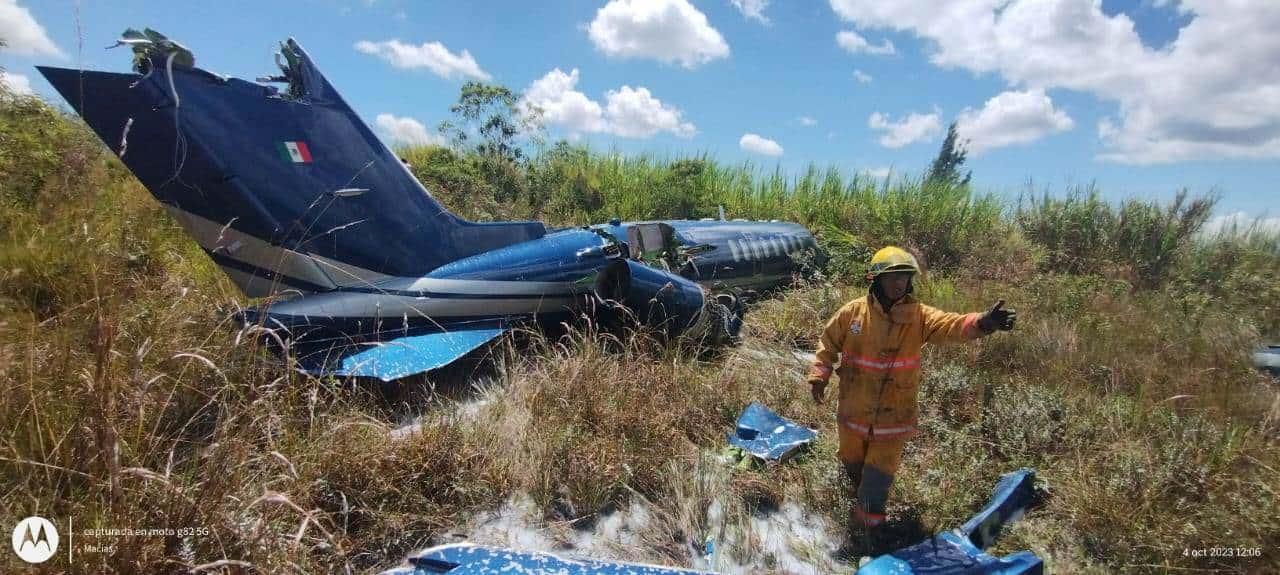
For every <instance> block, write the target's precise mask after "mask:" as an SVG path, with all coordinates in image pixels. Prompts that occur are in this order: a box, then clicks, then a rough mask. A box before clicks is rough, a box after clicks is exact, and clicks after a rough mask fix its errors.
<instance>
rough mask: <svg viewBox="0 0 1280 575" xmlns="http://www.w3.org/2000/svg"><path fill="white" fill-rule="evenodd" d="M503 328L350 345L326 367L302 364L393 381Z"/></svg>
mask: <svg viewBox="0 0 1280 575" xmlns="http://www.w3.org/2000/svg"><path fill="white" fill-rule="evenodd" d="M504 331H506V330H505V329H503V328H485V329H473V330H465V331H448V332H441V333H431V334H427V335H414V336H409V337H401V338H398V339H393V340H388V341H382V342H378V343H370V344H367V345H365V346H362V347H357V348H353V349H355V350H359V351H355V352H354V353H350V354H349V355H346V356H345V357H342V358H341V359H340V360H336V361H333V362H332V363H331V364H329V366H328V367H324V366H318V365H317V366H305V365H304V369H305V370H306V371H307V372H310V373H316V374H332V375H338V376H343V377H376V378H378V379H381V380H382V381H392V380H395V379H400V378H402V377H408V376H410V375H414V374H417V373H422V372H424V371H430V370H432V369H436V368H438V367H444V366H446V365H449V364H450V363H453V362H454V361H456V360H457V359H458V358H460V357H462V356H464V355H466V354H467V352H470V351H471V350H473V349H475V348H477V347H480V346H482V345H484V344H486V343H488V342H489V341H490V340H492V339H493V338H495V337H498V336H499V335H502V332H504Z"/></svg>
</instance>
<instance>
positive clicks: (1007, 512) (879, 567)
mask: <svg viewBox="0 0 1280 575" xmlns="http://www.w3.org/2000/svg"><path fill="white" fill-rule="evenodd" d="M1035 481H1036V475H1035V471H1034V470H1031V469H1025V468H1024V469H1019V470H1018V471H1014V472H1011V473H1006V474H1004V475H1003V476H1001V477H1000V481H999V482H998V483H996V488H995V491H994V492H993V493H992V496H991V500H990V501H989V502H987V506H986V507H984V508H982V511H979V512H978V513H977V514H976V515H974V516H973V517H970V518H969V520H968V521H966V522H965V523H964V525H961V526H960V527H958V528H956V529H953V530H951V531H945V532H943V533H939V534H937V535H935V536H934V537H932V538H930V539H926V540H924V541H921V542H920V543H917V544H915V545H912V546H910V547H906V548H903V549H899V550H897V551H894V552H892V553H889V554H886V555H881V556H880V557H877V558H875V559H873V560H872V561H871V562H870V563H867V564H866V565H863V566H862V568H861V569H858V574H859V575H890V574H892V575H911V574H913V573H915V574H925V573H928V574H930V575H997V574H998V575H1017V574H1024V573H1025V574H1028V575H1039V574H1040V573H1043V572H1044V563H1043V562H1042V561H1041V560H1040V558H1039V557H1037V556H1036V555H1035V554H1034V553H1032V552H1030V551H1019V552H1017V553H1012V554H1010V555H1006V556H1004V557H993V556H991V555H988V554H987V553H986V552H984V551H983V550H984V549H986V548H987V547H988V546H990V545H991V544H992V543H994V542H995V540H996V537H999V536H1000V531H1001V530H1002V529H1003V528H1004V526H1005V525H1006V524H1008V523H1012V522H1013V521H1017V520H1018V518H1020V517H1022V514H1023V513H1025V512H1026V510H1027V509H1028V508H1029V507H1031V506H1032V505H1035V504H1036V503H1037V502H1038V501H1039V494H1038V493H1037V491H1036V487H1035Z"/></svg>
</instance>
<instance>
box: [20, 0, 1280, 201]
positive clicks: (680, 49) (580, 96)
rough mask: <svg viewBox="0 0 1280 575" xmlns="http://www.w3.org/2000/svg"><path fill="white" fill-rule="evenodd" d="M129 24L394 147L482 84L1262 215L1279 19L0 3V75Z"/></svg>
mask: <svg viewBox="0 0 1280 575" xmlns="http://www.w3.org/2000/svg"><path fill="white" fill-rule="evenodd" d="M130 26H133V27H141V26H149V27H152V28H155V29H157V30H160V31H162V32H164V33H165V34H167V35H169V36H170V37H171V38H174V39H176V40H178V41H180V42H182V43H183V44H185V45H186V46H188V47H189V48H191V49H192V50H193V51H194V52H195V54H196V59H197V63H198V64H199V65H200V66H202V67H204V68H207V69H210V70H212V71H215V72H218V73H223V74H229V75H234V76H239V77H243V78H251V77H254V76H257V75H260V74H263V73H268V72H271V71H272V69H273V64H272V60H271V57H272V52H273V50H274V47H275V43H276V42H277V41H278V40H280V39H283V38H285V37H288V36H293V37H295V38H297V39H298V41H299V42H300V43H301V44H302V45H303V46H304V47H305V48H306V49H307V50H308V52H310V53H311V55H312V56H313V58H314V59H315V60H316V61H317V63H318V64H319V65H320V67H321V69H322V71H324V72H325V74H326V75H327V76H328V77H329V79H330V80H331V81H332V82H333V83H334V84H335V85H336V86H338V88H339V89H340V90H341V91H342V92H343V95H344V96H345V97H346V98H347V100H348V101H349V102H350V103H351V104H352V105H353V106H354V107H355V108H356V110H357V111H358V112H359V113H360V114H361V115H362V116H363V117H364V118H365V119H366V120H367V121H368V122H369V123H370V124H371V125H374V126H375V129H376V130H378V131H379V133H381V134H382V135H383V136H384V138H386V139H387V140H388V141H393V142H394V141H407V140H418V141H421V140H423V139H429V138H431V137H433V134H434V126H435V125H436V124H437V123H439V122H440V121H441V120H445V119H447V118H448V116H449V112H448V107H449V105H450V104H451V103H452V102H453V101H454V100H455V99H456V97H457V94H458V88H459V87H460V86H461V84H462V83H463V82H465V81H466V80H468V79H488V80H489V81H493V82H497V83H501V84H504V85H506V86H508V87H511V88H513V89H516V90H518V91H521V92H523V93H525V94H526V95H527V96H528V98H529V101H531V102H533V103H535V104H537V105H538V107H540V108H542V109H543V112H544V121H545V122H546V124H547V128H548V130H549V133H550V134H551V135H552V137H566V138H570V139H574V140H577V141H583V142H587V143H589V144H590V145H591V146H592V147H593V148H595V149H610V148H614V149H618V150H620V151H622V152H624V153H642V152H648V153H654V154H660V155H666V154H673V155H674V154H691V153H694V154H696V153H704V152H705V153H708V154H710V155H711V156H713V157H715V158H718V159H720V160H724V161H728V162H735V163H736V162H742V161H750V162H752V163H754V164H756V165H759V166H762V167H765V168H769V169H771V168H772V167H774V166H775V165H778V166H781V167H782V168H783V169H784V170H787V171H789V172H792V173H796V172H798V171H800V170H802V169H803V168H804V167H805V166H807V165H808V164H810V163H814V164H817V165H819V166H823V167H825V166H827V165H835V166H838V167H840V168H842V169H843V170H846V171H862V170H866V171H870V172H873V173H883V171H885V170H886V169H888V168H892V169H893V170H894V171H896V172H908V173H918V172H919V171H920V170H921V169H922V168H923V167H924V166H926V165H927V163H928V162H929V160H930V159H931V158H932V157H933V156H934V154H935V153H936V151H937V149H938V145H939V144H940V143H941V140H942V137H943V135H944V133H945V129H946V126H947V125H948V124H949V123H951V122H952V121H954V120H959V121H960V127H961V134H962V136H963V137H965V138H968V139H969V141H970V148H971V155H970V160H969V165H970V167H971V168H972V169H973V172H974V181H975V183H976V184H977V185H978V187H979V188H980V189H984V190H991V191H994V192H997V193H1000V194H1002V195H1006V196H1008V197H1010V198H1015V197H1017V195H1018V193H1019V192H1022V191H1024V190H1026V189H1028V185H1029V184H1028V183H1029V182H1030V185H1032V186H1034V188H1035V189H1036V190H1037V191H1043V190H1049V191H1051V192H1062V191H1064V190H1065V189H1067V188H1068V186H1071V185H1074V184H1087V183H1089V182H1096V184H1097V185H1098V187H1099V188H1100V189H1101V190H1102V191H1103V193H1104V194H1105V195H1106V196H1107V197H1109V198H1112V199H1120V198H1124V197H1133V196H1136V197H1143V198H1168V197H1172V195H1173V194H1174V193H1175V192H1176V191H1177V190H1178V189H1180V188H1183V187H1186V188H1189V189H1190V190H1191V191H1192V192H1207V191H1210V190H1216V191H1218V192H1219V193H1221V194H1222V196H1223V201H1222V203H1221V204H1220V209H1219V212H1220V214H1222V215H1227V214H1233V213H1237V212H1244V213H1246V214H1249V215H1263V214H1267V215H1270V216H1272V217H1275V216H1280V189H1277V186H1276V184H1275V182H1277V181H1280V35H1277V34H1274V32H1273V31H1274V30H1275V29H1278V28H1280V3H1276V2H1249V3H1235V2H1217V1H1213V2H1210V1H1208V0H1181V1H1178V0H1137V1H1128V2H1119V1H1116V2H1112V1H1105V2H1102V3H1100V4H1099V3H1097V2H1092V1H1090V0H1036V1H1032V0H960V1H953V2H937V1H928V0H904V1H901V2H881V1H878V0H829V1H817V0H815V1H803V2H801V1H791V2H780V1H777V0H774V1H769V0H649V1H647V2H640V1H631V0H614V1H605V0H593V1H586V0H565V1H559V2H519V3H516V2H502V3H496V2H495V3H489V2H410V1H407V0H346V1H344V0H304V1H300V2H292V3H277V2H242V1H225V2H218V3H213V2H209V3H198V4H191V5H187V3H181V2H172V1H170V2H156V1H142V0H117V1H114V2H110V3H106V2H94V1H92V0H82V1H81V2H80V3H79V6H78V9H77V3H76V2H72V1H70V0H45V1H42V2H32V1H30V0H19V1H16V2H15V0H0V37H4V38H6V39H8V42H9V47H8V48H5V49H2V50H0V66H3V67H4V68H5V69H6V71H7V74H6V76H5V81H6V82H7V83H9V84H10V85H11V86H18V87H19V88H20V89H21V88H24V87H25V88H28V89H30V90H32V91H34V92H36V93H38V94H41V95H45V96H47V97H48V96H51V95H52V90H51V88H49V86H48V85H47V84H45V83H44V81H43V80H42V79H40V78H39V76H38V74H37V73H36V72H35V70H34V69H33V68H32V66H33V65H35V64H54V65H64V66H77V65H83V66H85V67H86V68H93V69H106V70H125V69H127V67H128V65H129V54H128V53H127V52H124V51H123V49H117V50H104V49H103V48H104V47H105V46H108V45H110V44H111V43H112V42H113V41H114V40H115V38H116V37H117V36H118V35H119V33H120V32H121V31H122V30H124V29H125V28H126V27H130ZM77 28H78V31H77ZM575 70H576V72H575ZM51 100H52V101H57V100H56V99H52V98H51ZM420 126H421V127H420ZM423 128H425V129H423ZM1277 222H1280V219H1277Z"/></svg>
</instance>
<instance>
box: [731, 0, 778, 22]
mask: <svg viewBox="0 0 1280 575" xmlns="http://www.w3.org/2000/svg"><path fill="white" fill-rule="evenodd" d="M729 3H730V4H733V7H734V8H737V9H738V11H739V12H742V15H743V16H746V17H747V18H750V19H752V20H756V21H758V22H760V23H761V24H768V23H769V18H768V17H766V16H765V15H764V9H765V8H768V7H769V0H729Z"/></svg>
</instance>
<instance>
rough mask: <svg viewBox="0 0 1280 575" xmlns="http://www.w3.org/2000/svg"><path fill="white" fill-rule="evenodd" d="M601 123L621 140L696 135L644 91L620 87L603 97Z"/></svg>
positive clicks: (677, 113) (674, 112)
mask: <svg viewBox="0 0 1280 575" xmlns="http://www.w3.org/2000/svg"><path fill="white" fill-rule="evenodd" d="M605 100H606V104H605V108H604V117H605V120H606V121H607V122H608V123H609V125H610V126H611V128H612V129H611V130H610V131H611V132H612V133H614V134H616V135H619V136H622V137H624V138H648V137H650V136H653V135H654V134H657V133H658V132H671V133H672V134H675V135H676V136H678V137H681V138H690V137H693V135H694V134H695V133H697V129H696V128H694V127H693V124H690V123H688V122H685V121H684V120H682V119H681V117H680V115H681V113H680V110H678V109H676V108H672V107H670V106H667V105H664V104H663V103H662V101H660V100H658V99H657V98H654V97H653V95H652V94H650V93H649V89H648V88H643V87H642V88H632V87H631V86H623V87H621V88H619V89H617V90H609V92H608V93H607V94H605Z"/></svg>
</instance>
